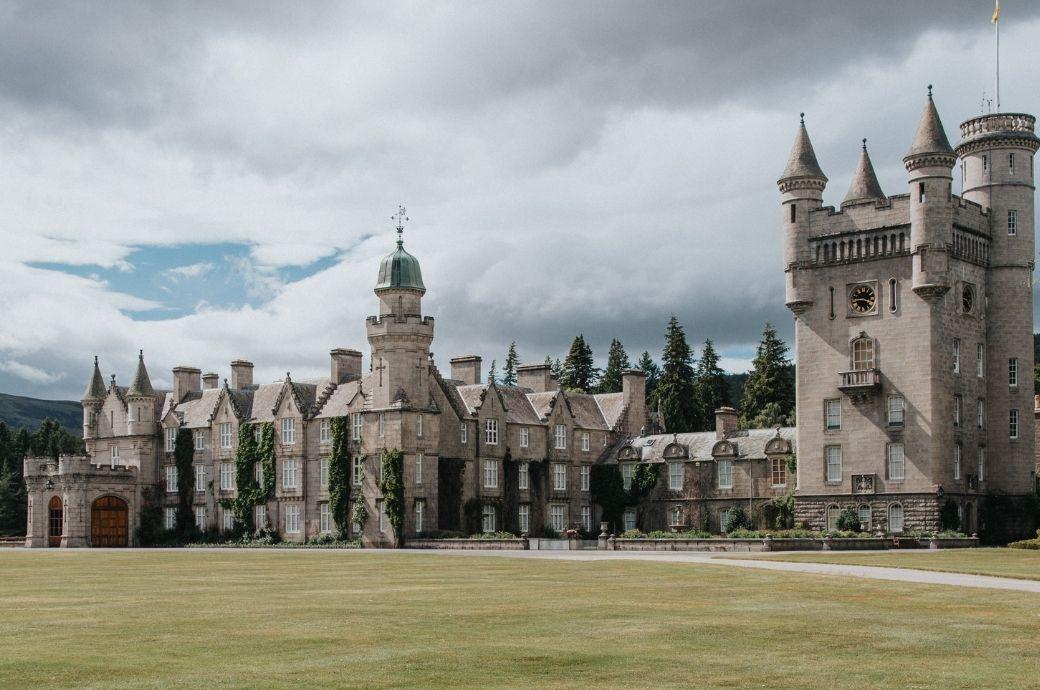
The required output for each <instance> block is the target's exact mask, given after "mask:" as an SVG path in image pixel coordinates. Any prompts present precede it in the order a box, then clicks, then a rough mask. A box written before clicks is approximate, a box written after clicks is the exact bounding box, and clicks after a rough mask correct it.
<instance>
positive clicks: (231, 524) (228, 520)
mask: <svg viewBox="0 0 1040 690" xmlns="http://www.w3.org/2000/svg"><path fill="white" fill-rule="evenodd" d="M220 522H221V526H220V528H221V530H223V531H224V532H230V531H231V530H233V529H234V528H235V513H234V512H233V511H231V510H224V509H222V510H221V511H220Z"/></svg>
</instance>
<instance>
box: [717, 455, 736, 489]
mask: <svg viewBox="0 0 1040 690" xmlns="http://www.w3.org/2000/svg"><path fill="white" fill-rule="evenodd" d="M718 472H719V488H720V489H732V488H733V461H732V460H719V462H718Z"/></svg>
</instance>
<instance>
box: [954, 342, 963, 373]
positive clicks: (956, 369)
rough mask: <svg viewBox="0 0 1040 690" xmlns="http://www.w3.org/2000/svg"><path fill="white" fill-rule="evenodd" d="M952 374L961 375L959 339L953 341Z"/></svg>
mask: <svg viewBox="0 0 1040 690" xmlns="http://www.w3.org/2000/svg"><path fill="white" fill-rule="evenodd" d="M953 373H955V374H959V373H961V339H960V338H954V339H953Z"/></svg>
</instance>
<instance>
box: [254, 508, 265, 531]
mask: <svg viewBox="0 0 1040 690" xmlns="http://www.w3.org/2000/svg"><path fill="white" fill-rule="evenodd" d="M253 526H254V527H255V528H256V529H258V530H260V529H267V506H255V507H254V508H253Z"/></svg>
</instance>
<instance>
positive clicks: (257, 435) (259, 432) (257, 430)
mask: <svg viewBox="0 0 1040 690" xmlns="http://www.w3.org/2000/svg"><path fill="white" fill-rule="evenodd" d="M263 438H264V430H263V429H262V428H261V427H260V425H259V424H257V425H256V426H255V427H253V440H254V441H256V442H257V443H260V441H261V440H263Z"/></svg>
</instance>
